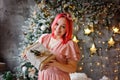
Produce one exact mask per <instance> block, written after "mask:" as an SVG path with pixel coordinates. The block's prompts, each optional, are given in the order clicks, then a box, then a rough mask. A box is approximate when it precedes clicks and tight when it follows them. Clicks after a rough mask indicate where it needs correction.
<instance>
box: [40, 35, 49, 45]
mask: <svg viewBox="0 0 120 80" xmlns="http://www.w3.org/2000/svg"><path fill="white" fill-rule="evenodd" d="M49 36H50V34H48V33H46V34H42V35H41V36H40V38H39V39H38V41H39V42H40V43H41V42H42V41H43V40H46V39H48V38H49Z"/></svg>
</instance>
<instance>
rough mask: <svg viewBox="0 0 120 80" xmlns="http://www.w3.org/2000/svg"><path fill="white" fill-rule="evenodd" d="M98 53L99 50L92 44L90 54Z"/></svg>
mask: <svg viewBox="0 0 120 80" xmlns="http://www.w3.org/2000/svg"><path fill="white" fill-rule="evenodd" d="M96 51H97V49H96V47H95V45H94V44H92V47H91V48H90V52H91V54H94V53H96Z"/></svg>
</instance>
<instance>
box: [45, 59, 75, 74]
mask: <svg viewBox="0 0 120 80" xmlns="http://www.w3.org/2000/svg"><path fill="white" fill-rule="evenodd" d="M50 66H53V67H57V68H59V69H60V70H62V71H64V72H68V73H71V72H75V71H76V69H77V61H73V60H68V62H67V63H60V62H59V61H57V60H51V61H50V62H49V63H47V64H46V68H48V67H50Z"/></svg>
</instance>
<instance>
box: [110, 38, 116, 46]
mask: <svg viewBox="0 0 120 80" xmlns="http://www.w3.org/2000/svg"><path fill="white" fill-rule="evenodd" d="M108 44H109V46H110V47H111V46H114V44H115V41H114V40H113V38H112V37H111V38H110V40H109V41H108Z"/></svg>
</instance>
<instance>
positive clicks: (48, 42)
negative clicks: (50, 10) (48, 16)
mask: <svg viewBox="0 0 120 80" xmlns="http://www.w3.org/2000/svg"><path fill="white" fill-rule="evenodd" d="M72 27H73V22H72V18H71V16H70V15H69V14H67V13H60V14H58V15H57V16H56V17H55V19H54V21H53V23H52V25H51V30H52V32H51V33H50V34H43V35H42V36H41V37H40V39H39V42H40V43H42V44H43V45H44V46H45V47H46V48H47V49H49V50H50V51H51V52H52V53H53V54H54V55H55V56H56V59H54V60H51V61H50V62H49V63H47V64H46V65H45V67H44V69H43V70H42V71H39V73H38V80H70V76H69V73H72V72H75V71H76V68H77V62H78V60H79V59H80V50H79V48H78V45H77V44H76V43H75V42H73V41H72V39H71V38H72Z"/></svg>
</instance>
